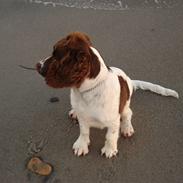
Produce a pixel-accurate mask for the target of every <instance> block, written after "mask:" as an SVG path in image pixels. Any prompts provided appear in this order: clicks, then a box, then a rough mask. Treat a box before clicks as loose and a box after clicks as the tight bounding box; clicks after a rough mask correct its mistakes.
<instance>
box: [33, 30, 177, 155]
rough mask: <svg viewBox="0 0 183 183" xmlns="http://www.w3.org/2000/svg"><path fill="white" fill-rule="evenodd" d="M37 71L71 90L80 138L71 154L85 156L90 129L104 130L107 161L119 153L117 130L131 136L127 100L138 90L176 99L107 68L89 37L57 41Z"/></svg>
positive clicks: (74, 36) (168, 92)
mask: <svg viewBox="0 0 183 183" xmlns="http://www.w3.org/2000/svg"><path fill="white" fill-rule="evenodd" d="M36 67H37V70H38V72H39V73H40V74H41V75H42V76H43V77H44V78H45V81H46V83H47V84H48V85H49V86H51V87H53V88H63V87H70V88H71V105H72V110H71V111H70V113H69V114H70V116H72V117H73V118H77V119H78V121H79V127H80V135H79V137H78V139H77V140H76V142H75V143H74V145H73V150H74V154H75V155H77V156H80V155H86V154H87V153H88V152H89V150H88V146H89V144H90V138H89V135H90V128H91V127H96V128H105V127H106V128H107V134H106V141H105V145H104V147H103V148H102V150H101V153H102V154H105V156H106V157H107V158H111V157H113V156H115V155H116V154H117V152H118V149H117V141H118V137H119V131H120V132H121V134H122V135H124V136H125V137H131V136H132V135H133V133H134V129H133V126H132V123H131V118H132V110H131V109H130V100H131V96H132V93H133V91H134V90H136V89H138V88H140V89H143V90H150V91H152V92H155V93H158V94H161V95H164V96H172V97H176V98H178V93H177V92H176V91H174V90H171V89H167V88H164V87H162V86H159V85H155V84H152V83H149V82H145V81H138V80H131V79H130V78H129V77H128V76H127V75H126V74H125V73H124V72H123V71H122V70H121V69H118V68H115V67H108V66H106V65H105V63H104V60H103V59H102V57H101V56H100V54H99V52H98V51H97V50H96V49H95V48H94V47H93V46H92V43H91V41H90V39H89V37H88V36H87V35H86V34H84V33H80V32H74V33H71V34H69V35H68V36H66V37H65V38H63V39H61V40H60V41H58V42H57V43H56V44H55V45H54V47H53V52H52V55H51V56H50V57H48V58H46V59H45V60H44V61H41V62H39V63H37V65H36Z"/></svg>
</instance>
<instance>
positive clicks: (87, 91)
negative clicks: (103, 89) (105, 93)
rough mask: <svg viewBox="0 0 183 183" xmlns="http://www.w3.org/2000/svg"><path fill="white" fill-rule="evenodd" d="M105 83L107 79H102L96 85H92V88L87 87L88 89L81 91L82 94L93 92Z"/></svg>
mask: <svg viewBox="0 0 183 183" xmlns="http://www.w3.org/2000/svg"><path fill="white" fill-rule="evenodd" d="M104 83H105V80H102V81H100V82H99V83H97V84H96V85H95V86H94V87H92V88H90V89H87V90H84V91H82V92H80V93H81V94H86V93H89V92H92V91H94V90H96V89H97V88H99V87H100V86H102V85H103V84H104Z"/></svg>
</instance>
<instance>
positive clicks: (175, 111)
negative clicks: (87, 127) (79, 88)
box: [0, 1, 183, 183]
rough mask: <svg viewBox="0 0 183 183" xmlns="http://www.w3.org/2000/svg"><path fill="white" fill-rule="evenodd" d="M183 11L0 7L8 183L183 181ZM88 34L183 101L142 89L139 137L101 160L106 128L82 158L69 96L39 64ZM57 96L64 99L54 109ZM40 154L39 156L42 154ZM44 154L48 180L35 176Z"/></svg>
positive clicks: (2, 141) (0, 113)
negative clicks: (62, 43) (71, 38)
mask: <svg viewBox="0 0 183 183" xmlns="http://www.w3.org/2000/svg"><path fill="white" fill-rule="evenodd" d="M182 20H183V9H182V8H180V7H176V8H170V9H166V8H165V9H149V8H148V9H146V8H145V9H143V8H142V9H140V8H138V9H133V10H127V11H103V10H100V11H99V10H91V9H86V10H82V9H75V8H63V7H56V8H54V7H52V6H47V7H46V6H43V5H38V4H28V3H21V1H17V2H13V1H11V2H10V3H2V4H1V6H0V35H1V39H0V40H1V41H0V78H1V79H0V102H1V105H0V136H1V137H0V182H1V183H29V182H33V183H42V182H47V183H112V182H113V183H123V182H124V183H181V182H182V180H183V169H182V167H183V149H182V147H183V144H182V142H183V113H182V108H183V101H182V91H183V83H182V77H183V74H182V72H183V21H182ZM76 30H77V31H83V32H86V33H88V34H89V35H90V36H91V38H92V40H93V43H94V46H95V47H96V48H97V49H98V50H99V51H100V53H101V54H102V56H103V57H104V59H105V61H106V63H107V64H108V65H113V66H117V67H120V68H122V69H123V70H124V71H125V72H126V73H127V74H128V75H129V76H130V77H131V78H133V79H141V80H147V81H151V82H156V83H159V84H161V85H164V86H166V87H170V88H172V89H175V90H177V91H178V92H179V94H180V99H179V100H176V99H174V98H170V97H161V96H158V95H155V94H152V93H150V92H142V91H138V92H136V93H135V94H134V96H133V99H132V109H133V113H134V115H133V120H132V122H133V125H134V128H135V131H136V133H135V135H134V137H133V138H131V139H126V140H125V139H123V138H120V139H119V143H118V144H119V146H118V147H119V154H118V156H117V157H116V158H113V159H110V160H108V159H105V158H104V157H101V156H100V149H101V148H102V146H103V144H104V136H105V130H103V131H101V130H95V129H92V132H91V146H90V153H89V154H88V155H87V156H86V157H81V158H78V157H76V156H74V155H73V152H72V144H73V143H74V141H75V140H76V138H77V137H78V134H79V128H78V126H77V125H74V124H73V123H72V122H71V121H70V120H69V119H68V115H67V114H68V111H69V109H70V104H69V90H68V89H63V90H54V89H51V88H48V87H47V86H46V85H45V83H44V81H43V79H42V78H41V77H40V76H39V75H38V74H37V73H36V72H35V71H26V70H23V69H21V68H19V67H18V65H19V64H23V65H26V66H33V65H34V64H35V63H36V62H37V61H38V60H40V59H41V58H44V57H46V56H47V55H49V54H50V52H51V49H52V45H53V44H54V43H55V41H57V40H58V39H59V38H61V37H62V36H65V35H66V34H68V33H69V32H72V31H76ZM51 97H59V99H60V101H59V102H57V103H50V102H49V100H50V98H51ZM34 152H38V153H37V154H34ZM32 153H33V154H34V155H38V156H40V157H42V158H43V159H44V160H45V161H47V162H49V163H51V164H52V165H53V167H54V173H53V174H52V176H50V177H47V178H44V177H39V176H37V175H33V174H31V173H30V172H28V171H27V170H26V168H25V167H26V163H27V161H28V159H29V158H30V157H31V156H32Z"/></svg>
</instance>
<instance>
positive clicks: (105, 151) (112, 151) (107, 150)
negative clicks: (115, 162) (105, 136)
mask: <svg viewBox="0 0 183 183" xmlns="http://www.w3.org/2000/svg"><path fill="white" fill-rule="evenodd" d="M117 153H118V150H117V148H112V147H110V146H109V145H105V146H104V147H103V148H102V149H101V155H105V156H106V158H112V157H113V156H116V155H117Z"/></svg>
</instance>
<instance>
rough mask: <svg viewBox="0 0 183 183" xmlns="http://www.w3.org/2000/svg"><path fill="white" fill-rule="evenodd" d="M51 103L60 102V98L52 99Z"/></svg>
mask: <svg viewBox="0 0 183 183" xmlns="http://www.w3.org/2000/svg"><path fill="white" fill-rule="evenodd" d="M50 102H51V103H54V102H59V98H58V97H51V98H50Z"/></svg>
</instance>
